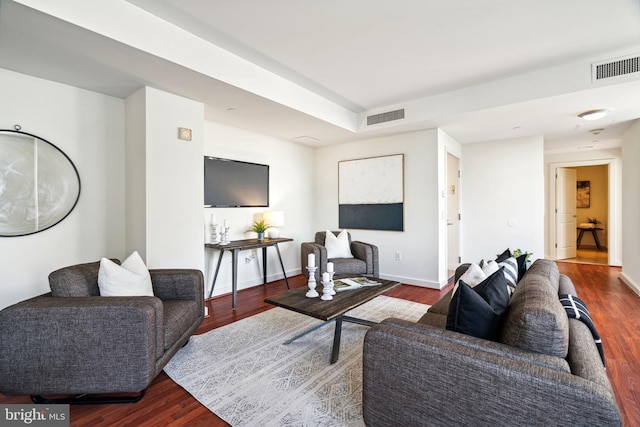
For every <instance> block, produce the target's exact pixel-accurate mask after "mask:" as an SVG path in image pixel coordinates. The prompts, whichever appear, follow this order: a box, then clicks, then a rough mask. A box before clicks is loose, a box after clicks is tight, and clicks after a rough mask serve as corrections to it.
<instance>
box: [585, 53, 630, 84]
mask: <svg viewBox="0 0 640 427" xmlns="http://www.w3.org/2000/svg"><path fill="white" fill-rule="evenodd" d="M638 72H640V56H637V55H636V56H630V57H627V58H621V59H618V60H615V61H607V62H600V63H597V64H593V81H599V80H602V79H608V78H611V77H619V76H625V75H627V74H633V73H638Z"/></svg>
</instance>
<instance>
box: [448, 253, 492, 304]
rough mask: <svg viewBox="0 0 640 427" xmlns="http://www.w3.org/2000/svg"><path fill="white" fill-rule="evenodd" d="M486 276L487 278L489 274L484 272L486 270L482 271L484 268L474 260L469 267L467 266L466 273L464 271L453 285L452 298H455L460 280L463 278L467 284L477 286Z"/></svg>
mask: <svg viewBox="0 0 640 427" xmlns="http://www.w3.org/2000/svg"><path fill="white" fill-rule="evenodd" d="M486 278H487V275H486V274H485V273H484V271H482V268H480V266H479V265H478V264H476V263H475V262H472V263H471V264H469V267H468V268H467V270H466V271H465V272H464V273H462V276H460V278H459V279H458V281H457V282H456V284H455V285H454V286H453V292H451V298H453V296H454V295H455V293H456V291H457V290H458V283H459V282H460V280H462V281H463V282H464V283H466V284H467V285H469V286H470V287H472V288H473V287H474V286H476V285H477V284H478V283H480V282H482V281H483V280H484V279H486Z"/></svg>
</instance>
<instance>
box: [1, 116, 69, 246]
mask: <svg viewBox="0 0 640 427" xmlns="http://www.w3.org/2000/svg"><path fill="white" fill-rule="evenodd" d="M0 153H1V155H0V237H18V236H26V235H30V234H34V233H39V232H41V231H44V230H47V229H49V228H51V227H53V226H54V225H57V224H59V223H60V222H61V221H62V220H64V219H65V218H66V217H67V216H69V214H70V213H71V211H73V209H74V208H75V207H76V205H77V203H78V200H79V199H80V174H78V170H77V169H76V166H75V165H74V164H73V162H72V161H71V159H70V158H69V156H67V155H66V154H65V153H64V152H63V151H62V150H60V149H59V148H58V147H56V146H55V145H53V144H52V143H50V142H49V141H47V140H46V139H44V138H41V137H39V136H36V135H32V134H30V133H26V132H22V131H20V127H19V126H16V130H9V129H0Z"/></svg>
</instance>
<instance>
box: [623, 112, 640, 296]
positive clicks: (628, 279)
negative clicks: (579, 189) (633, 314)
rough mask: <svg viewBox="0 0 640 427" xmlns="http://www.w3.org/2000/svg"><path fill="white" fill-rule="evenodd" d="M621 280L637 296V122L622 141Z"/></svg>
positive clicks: (639, 195)
mask: <svg viewBox="0 0 640 427" xmlns="http://www.w3.org/2000/svg"><path fill="white" fill-rule="evenodd" d="M622 155H623V156H624V162H623V163H622V212H623V214H622V230H624V237H623V239H622V274H621V276H620V277H621V278H622V280H623V281H624V282H625V283H626V284H627V285H629V287H631V288H632V289H633V290H634V291H635V292H636V293H637V294H639V295H640V263H639V262H638V258H639V257H640V245H639V244H638V242H640V222H639V221H638V217H640V192H639V191H638V189H639V188H640V169H639V168H638V161H639V160H640V121H636V123H635V124H634V125H633V126H631V128H630V129H629V130H628V131H627V132H626V133H625V135H624V138H623V140H622Z"/></svg>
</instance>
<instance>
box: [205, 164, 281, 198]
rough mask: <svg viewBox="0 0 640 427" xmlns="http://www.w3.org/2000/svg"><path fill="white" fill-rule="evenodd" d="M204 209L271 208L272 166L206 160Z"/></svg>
mask: <svg viewBox="0 0 640 427" xmlns="http://www.w3.org/2000/svg"><path fill="white" fill-rule="evenodd" d="M204 206H205V207H214V208H230V207H231V208H244V207H267V206H269V165H261V164H258V163H249V162H241V161H238V160H229V159H220V158H217V157H210V156H205V157H204Z"/></svg>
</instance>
